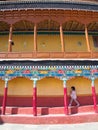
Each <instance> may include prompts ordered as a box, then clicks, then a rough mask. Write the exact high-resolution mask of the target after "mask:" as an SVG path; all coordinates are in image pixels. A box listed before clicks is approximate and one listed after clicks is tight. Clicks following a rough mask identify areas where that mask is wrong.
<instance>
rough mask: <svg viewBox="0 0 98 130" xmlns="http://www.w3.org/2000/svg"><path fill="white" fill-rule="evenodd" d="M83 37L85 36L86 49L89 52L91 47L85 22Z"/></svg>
mask: <svg viewBox="0 0 98 130" xmlns="http://www.w3.org/2000/svg"><path fill="white" fill-rule="evenodd" d="M85 37H86V44H87V50H88V52H90V51H91V48H90V44H89V38H88V29H87V25H86V24H85Z"/></svg>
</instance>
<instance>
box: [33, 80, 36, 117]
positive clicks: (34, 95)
mask: <svg viewBox="0 0 98 130" xmlns="http://www.w3.org/2000/svg"><path fill="white" fill-rule="evenodd" d="M33 115H34V116H37V88H36V80H34V87H33Z"/></svg>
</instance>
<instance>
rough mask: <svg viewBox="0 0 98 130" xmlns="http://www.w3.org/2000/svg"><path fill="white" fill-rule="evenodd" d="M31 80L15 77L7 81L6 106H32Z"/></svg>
mask: <svg viewBox="0 0 98 130" xmlns="http://www.w3.org/2000/svg"><path fill="white" fill-rule="evenodd" d="M32 96H33V81H31V80H30V79H27V78H24V77H17V78H14V79H12V80H10V81H9V82H8V100H7V105H8V106H32Z"/></svg>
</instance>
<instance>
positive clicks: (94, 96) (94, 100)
mask: <svg viewBox="0 0 98 130" xmlns="http://www.w3.org/2000/svg"><path fill="white" fill-rule="evenodd" d="M92 96H93V102H94V110H95V112H97V99H96V90H95V85H94V78H92Z"/></svg>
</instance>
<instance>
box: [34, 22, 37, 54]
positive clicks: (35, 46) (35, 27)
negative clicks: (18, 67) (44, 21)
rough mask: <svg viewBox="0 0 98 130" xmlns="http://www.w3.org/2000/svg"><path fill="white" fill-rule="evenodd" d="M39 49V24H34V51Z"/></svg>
mask: <svg viewBox="0 0 98 130" xmlns="http://www.w3.org/2000/svg"><path fill="white" fill-rule="evenodd" d="M36 51H37V24H35V25H34V52H36Z"/></svg>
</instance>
